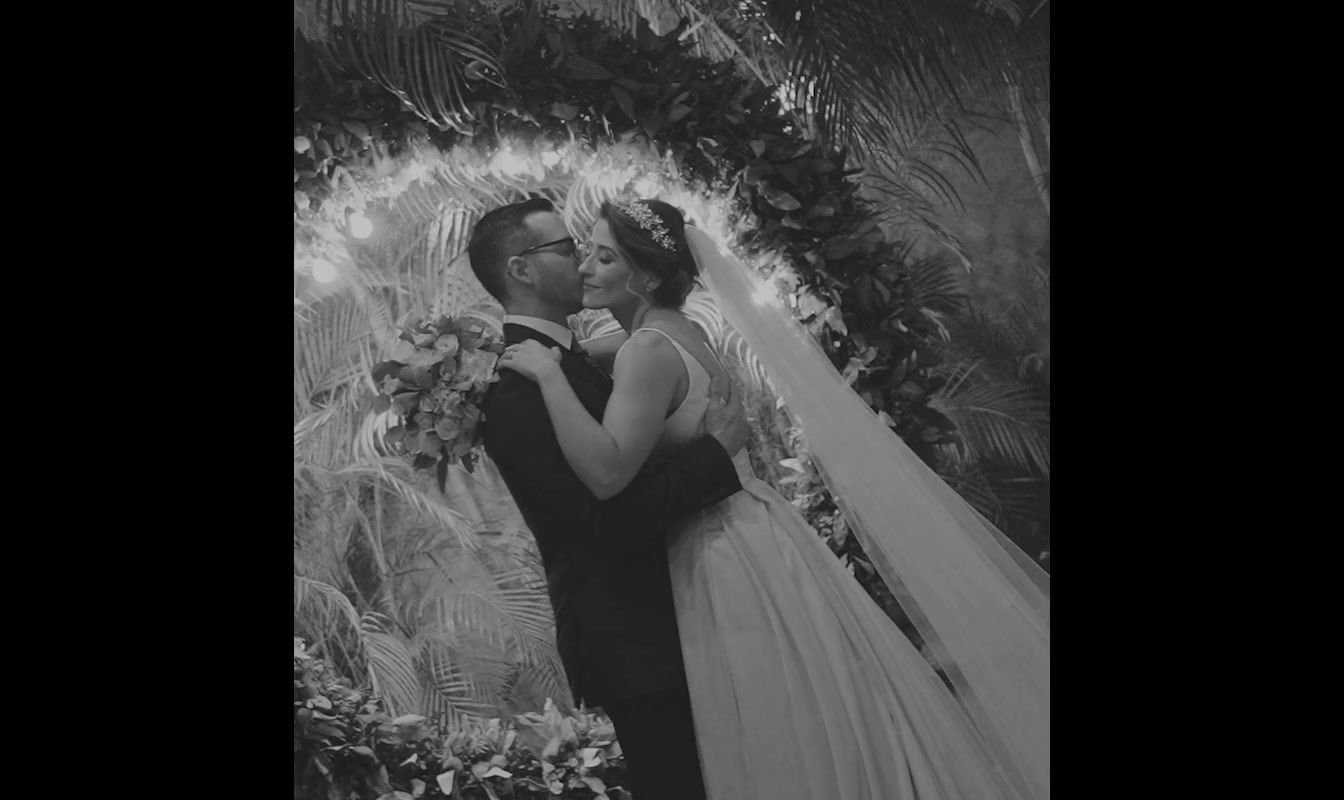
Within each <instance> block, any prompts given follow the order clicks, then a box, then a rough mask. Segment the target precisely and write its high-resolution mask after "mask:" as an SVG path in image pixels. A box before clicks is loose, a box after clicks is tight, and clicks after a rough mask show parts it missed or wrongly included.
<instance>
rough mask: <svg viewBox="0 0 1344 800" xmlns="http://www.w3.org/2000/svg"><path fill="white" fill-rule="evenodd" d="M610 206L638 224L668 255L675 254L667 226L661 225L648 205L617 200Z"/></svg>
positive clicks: (675, 247) (674, 246)
mask: <svg viewBox="0 0 1344 800" xmlns="http://www.w3.org/2000/svg"><path fill="white" fill-rule="evenodd" d="M612 205H614V206H615V207H616V208H619V209H620V210H621V213H623V214H625V215H626V216H628V217H630V218H631V219H633V220H634V221H635V222H637V223H639V227H641V228H643V229H644V231H645V232H646V233H648V234H649V236H650V237H652V238H653V240H654V241H655V242H657V243H658V246H659V247H661V248H663V249H664V250H666V251H668V252H669V253H675V252H677V245H676V242H674V241H672V236H671V234H669V233H668V232H667V226H666V225H664V224H663V221H662V220H661V219H659V218H658V215H657V214H655V213H653V209H651V208H649V205H648V203H645V202H644V201H643V200H617V201H616V202H615V203H613V204H612Z"/></svg>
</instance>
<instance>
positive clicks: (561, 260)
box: [525, 211, 583, 314]
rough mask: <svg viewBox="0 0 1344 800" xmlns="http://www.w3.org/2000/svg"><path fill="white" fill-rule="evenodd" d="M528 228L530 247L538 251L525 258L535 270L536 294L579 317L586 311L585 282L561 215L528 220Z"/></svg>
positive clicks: (534, 285)
mask: <svg viewBox="0 0 1344 800" xmlns="http://www.w3.org/2000/svg"><path fill="white" fill-rule="evenodd" d="M525 224H526V225H527V228H528V231H529V241H528V243H527V246H528V247H529V248H538V249H535V250H533V251H532V252H530V253H528V254H527V255H526V256H525V258H526V259H527V261H528V267H529V268H530V269H531V270H532V278H533V284H532V288H533V291H534V292H535V293H536V295H537V297H538V298H539V299H541V300H544V301H546V302H547V303H549V304H551V305H553V306H555V307H556V308H557V309H559V310H563V311H564V312H565V313H566V314H577V313H578V312H579V311H580V310H581V309H582V308H583V278H582V277H580V275H579V257H578V254H577V253H576V250H575V248H576V245H575V242H574V240H573V239H572V238H570V234H569V230H568V229H567V228H566V227H565V222H564V220H563V219H561V218H560V215H559V214H556V213H553V212H550V211H543V212H540V213H537V214H533V215H532V216H530V217H528V218H527V220H526V222H525ZM547 243H550V244H547Z"/></svg>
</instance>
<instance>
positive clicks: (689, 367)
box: [616, 327, 754, 481]
mask: <svg viewBox="0 0 1344 800" xmlns="http://www.w3.org/2000/svg"><path fill="white" fill-rule="evenodd" d="M640 331H656V332H657V333H658V334H659V335H660V336H662V337H663V338H665V339H667V340H668V341H669V342H671V343H672V347H674V348H675V349H676V351H677V354H678V355H680V356H681V362H682V363H683V364H685V365H686V375H687V377H688V378H689V385H688V386H687V388H686V397H685V399H683V400H682V401H681V405H679V406H677V407H676V409H675V410H674V411H673V412H672V413H671V414H669V415H668V416H667V418H666V420H665V421H664V423H663V435H662V438H660V439H659V440H658V444H657V445H656V446H655V447H654V449H653V457H654V458H660V457H662V456H665V455H666V454H667V453H668V452H670V451H672V450H675V449H676V448H678V447H681V446H682V445H685V444H688V443H689V442H692V441H695V440H696V439H698V438H700V436H701V435H702V434H703V433H704V432H703V431H702V430H701V423H702V422H703V421H704V418H705V411H706V410H707V409H708V408H709V381H710V376H709V372H708V371H707V370H706V369H705V368H704V366H702V365H701V364H700V362H699V360H697V359H696V358H695V356H693V355H691V354H690V353H689V352H688V351H687V350H686V348H685V347H682V346H681V343H679V342H678V341H677V340H676V339H675V338H673V337H672V335H671V334H669V333H668V332H667V331H663V330H660V329H658V328H653V327H647V328H640V329H639V330H636V331H635V332H634V333H632V334H630V336H631V338H634V335H635V334H636V333H639V332H640ZM627 343H628V340H627ZM624 346H625V345H622V348H624ZM616 355H617V358H618V359H619V358H620V352H619V351H617V354H616ZM732 457H733V465H734V466H735V467H737V474H738V477H739V479H741V480H743V481H745V480H747V478H748V477H754V473H753V472H752V469H751V458H750V456H749V455H748V454H747V449H746V448H745V447H744V448H742V449H741V450H739V451H738V452H737V453H734V454H732Z"/></svg>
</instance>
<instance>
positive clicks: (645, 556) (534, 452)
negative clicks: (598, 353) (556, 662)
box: [482, 324, 742, 705]
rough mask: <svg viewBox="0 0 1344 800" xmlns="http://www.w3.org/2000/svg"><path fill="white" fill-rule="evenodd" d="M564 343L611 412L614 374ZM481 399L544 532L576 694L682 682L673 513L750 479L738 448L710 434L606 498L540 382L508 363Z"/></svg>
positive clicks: (579, 387)
mask: <svg viewBox="0 0 1344 800" xmlns="http://www.w3.org/2000/svg"><path fill="white" fill-rule="evenodd" d="M504 338H505V341H507V342H508V343H509V344H515V343H517V342H521V341H523V340H524V339H536V340H537V341H538V342H540V343H542V344H544V345H546V346H547V347H556V346H558V345H557V343H556V342H555V341H554V340H552V339H551V338H549V337H547V336H546V335H544V334H542V333H539V332H537V331H534V330H532V329H531V328H527V327H524V326H522V325H514V324H508V325H505V326H504ZM561 353H562V355H561V361H560V366H561V369H562V370H563V371H564V373H565V376H566V378H568V379H569V382H570V385H571V386H572V387H573V388H574V393H575V394H576V395H578V397H579V400H580V401H581V402H582V403H583V405H584V407H585V408H586V409H588V413H590V414H592V415H593V417H594V418H596V419H599V420H600V419H601V418H602V415H603V412H604V411H605V410H606V405H607V400H608V399H609V398H610V396H611V380H610V379H609V378H608V377H607V376H606V375H605V374H604V373H602V372H601V371H600V370H599V369H597V368H596V367H595V366H593V365H592V364H590V363H589V362H588V361H585V360H584V359H583V358H582V357H580V356H577V355H574V354H573V353H571V352H569V351H568V350H565V349H564V348H563V347H562V348H561ZM482 410H483V411H484V414H485V416H484V421H483V423H482V425H483V434H484V440H485V449H486V452H487V453H489V455H490V457H491V458H492V459H493V460H494V462H495V464H496V465H498V467H499V471H500V474H501V475H502V476H503V477H504V482H505V483H506V484H507V485H508V487H509V491H510V492H511V493H512V494H513V498H514V500H515V501H516V502H517V504H518V508H519V510H520V511H521V512H522V514H523V518H524V519H525V520H526V521H527V524H528V527H530V528H531V529H532V534H533V536H534V537H536V541H537V548H538V550H539V551H540V553H541V560H542V564H543V566H544V567H545V570H546V582H547V586H548V589H549V593H550V598H551V607H552V609H553V610H554V612H555V633H556V644H557V647H558V650H559V653H560V660H561V662H562V663H563V664H564V667H565V672H566V674H567V676H568V678H569V684H570V688H571V689H572V690H573V692H574V699H575V701H576V702H580V703H586V704H588V705H602V704H604V703H613V702H618V701H620V700H625V699H629V698H632V697H637V696H640V695H644V694H649V693H652V692H657V691H662V690H664V689H670V688H674V687H676V686H678V685H681V684H682V683H683V682H684V680H685V675H684V667H683V664H682V659H681V642H680V641H679V639H678V634H677V623H676V615H675V612H674V609H673V604H672V585H671V581H670V579H669V577H668V567H667V538H666V537H667V530H668V524H669V523H670V522H671V521H673V520H675V519H677V518H678V517H681V516H683V515H685V514H688V513H691V512H694V511H697V510H699V509H701V508H704V507H705V506H709V505H712V504H714V503H717V502H719V501H720V500H723V499H724V498H726V497H728V496H730V495H732V494H733V493H734V492H737V491H738V490H740V489H741V488H742V485H741V483H740V482H739V481H738V478H737V472H736V470H735V469H734V468H733V462H732V459H731V457H730V456H729V455H728V453H727V452H726V451H725V450H724V449H723V446H722V445H720V444H719V442H718V441H717V440H715V439H714V438H713V437H710V436H704V437H701V438H700V439H699V440H697V441H695V442H693V443H692V444H691V445H689V446H688V447H686V448H684V449H682V450H680V451H679V452H677V453H675V454H674V455H673V456H672V457H671V458H669V459H668V460H666V461H664V462H660V463H659V464H657V465H656V466H653V467H650V468H648V469H646V470H644V471H641V472H640V473H639V475H637V476H636V477H635V479H634V480H633V481H632V482H631V483H630V485H629V486H628V487H626V489H625V490H624V491H623V492H621V493H620V494H619V495H617V496H615V497H612V498H610V499H608V500H605V501H600V500H598V499H597V498H595V497H594V496H593V495H592V493H591V492H589V491H588V489H587V487H585V486H584V485H583V483H582V481H580V480H579V478H578V476H576V475H575V474H574V471H573V470H572V469H571V468H570V466H569V464H568V463H567V462H566V461H565V456H564V453H563V452H562V451H561V449H560V443H559V441H557V439H556V437H555V429H554V428H553V427H552V425H551V419H550V415H549V414H548V413H547V411H546V404H545V402H544V401H543V400H542V395H541V388H540V387H539V386H537V384H536V383H535V382H533V381H532V380H530V379H528V378H526V377H524V376H522V375H519V374H518V373H516V372H513V371H512V370H501V371H500V380H499V381H498V382H497V383H495V384H494V386H492V387H491V389H490V391H489V392H488V393H487V394H486V398H485V401H484V404H483V409H482Z"/></svg>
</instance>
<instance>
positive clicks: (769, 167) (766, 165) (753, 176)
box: [742, 161, 775, 186]
mask: <svg viewBox="0 0 1344 800" xmlns="http://www.w3.org/2000/svg"><path fill="white" fill-rule="evenodd" d="M774 171H775V167H774V165H773V164H771V163H770V162H769V161H753V162H751V163H750V164H748V165H747V168H746V169H745V170H743V171H742V180H744V181H746V182H747V183H749V184H751V185H752V186H755V185H756V184H758V183H760V182H761V179H762V178H764V177H765V176H767V175H770V174H771V173H773V172H774Z"/></svg>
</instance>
